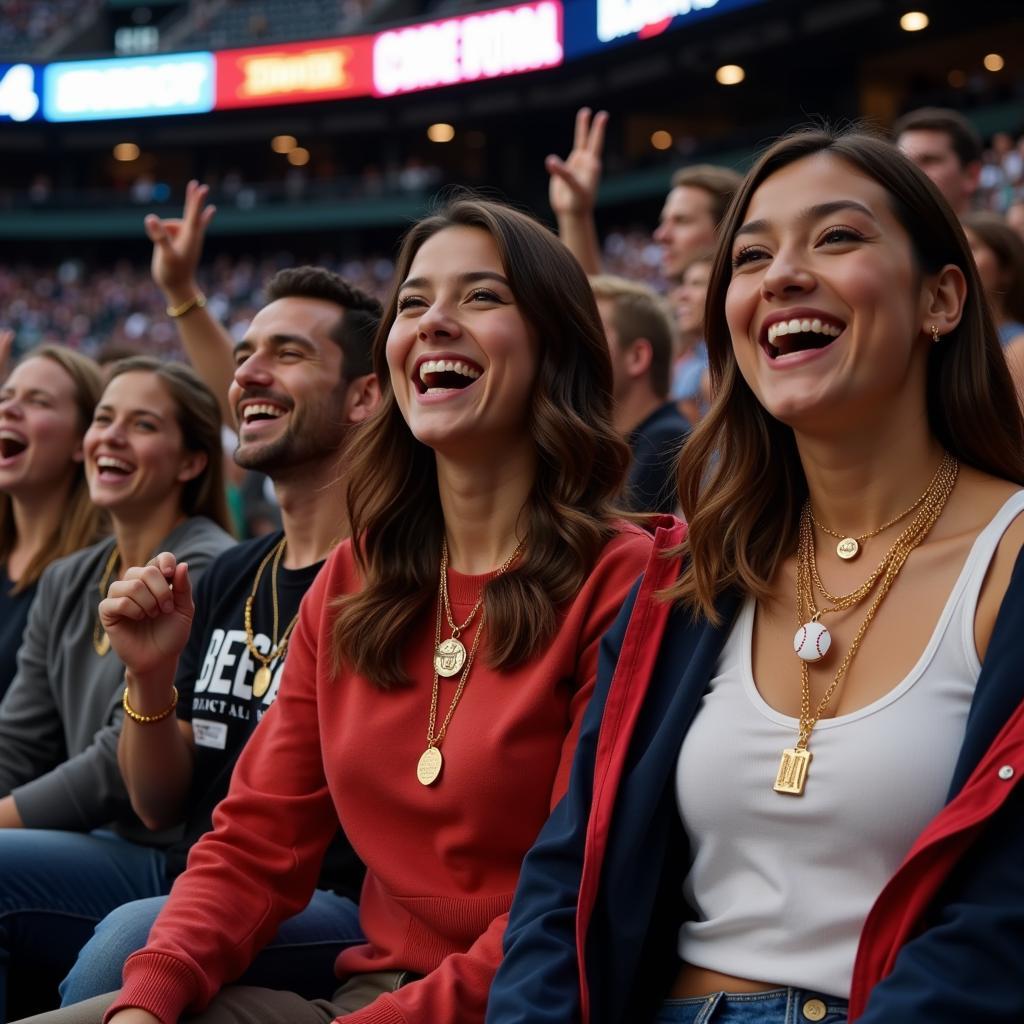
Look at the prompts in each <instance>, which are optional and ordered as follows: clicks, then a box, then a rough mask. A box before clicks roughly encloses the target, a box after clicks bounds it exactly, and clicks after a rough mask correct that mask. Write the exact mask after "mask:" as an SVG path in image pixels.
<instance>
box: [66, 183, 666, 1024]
mask: <svg viewBox="0 0 1024 1024" xmlns="http://www.w3.org/2000/svg"><path fill="white" fill-rule="evenodd" d="M397 281H398V286H397V288H396V290H395V293H394V295H393V296H392V298H391V301H390V305H389V306H388V309H387V311H386V313H385V317H384V321H383V324H382V327H381V331H380V333H379V335H378V338H377V343H376V346H375V360H376V371H377V373H378V375H379V378H380V380H381V381H382V382H388V381H390V384H385V386H384V396H383V401H382V408H381V411H380V413H379V414H378V415H377V416H376V417H375V418H374V419H373V420H372V421H371V422H370V423H369V424H368V425H367V428H366V429H365V432H364V433H363V436H362V438H361V439H360V440H358V441H357V442H356V443H355V444H354V445H353V446H352V447H351V448H350V450H351V451H353V452H354V453H355V454H354V456H353V458H354V462H355V464H354V465H353V466H352V468H351V471H350V475H351V481H352V483H351V487H350V491H349V499H348V505H349V508H348V511H349V517H350V521H351V528H352V536H353V537H358V538H360V542H359V544H358V545H353V544H352V543H350V542H345V543H343V544H342V545H341V546H339V548H338V549H337V550H336V552H335V554H334V555H333V556H332V557H331V558H330V559H329V560H328V562H327V564H326V566H325V567H324V570H323V571H322V572H321V574H320V576H319V577H318V579H317V581H316V583H315V584H314V586H313V588H312V590H311V591H310V593H309V594H308V595H307V597H306V599H305V600H304V602H303V605H302V610H301V612H300V614H299V620H298V623H297V625H296V627H295V631H294V633H293V635H292V639H291V642H290V649H289V654H288V662H287V667H286V669H285V675H284V679H283V683H282V686H281V690H280V695H279V697H278V699H277V701H276V703H275V704H274V706H273V707H272V708H271V709H270V710H269V711H268V712H267V714H266V716H265V717H264V719H263V721H262V723H261V724H260V726H259V728H258V730H257V731H256V733H255V735H254V736H253V738H252V740H251V741H250V743H249V745H248V746H247V747H246V749H245V751H244V752H243V754H242V756H241V758H240V759H239V761H238V765H237V768H236V770H235V774H234V778H233V781H232V786H231V790H230V793H229V795H228V796H227V798H226V799H225V800H224V802H223V803H222V804H221V805H220V807H219V809H218V810H217V812H216V813H215V815H214V825H215V829H214V831H213V832H212V833H210V834H208V835H207V836H206V837H204V839H203V840H202V841H201V842H200V843H199V844H197V846H196V847H195V848H194V850H193V852H192V855H191V856H190V858H189V866H188V870H187V871H186V872H185V874H184V875H183V876H182V877H181V878H180V879H179V881H178V882H177V883H176V884H175V886H174V890H173V892H172V893H171V897H170V900H169V902H168V904H167V906H166V909H165V910H164V912H163V913H162V914H161V916H160V917H159V919H158V920H157V922H156V924H155V926H154V928H153V930H152V932H151V934H150V939H149V944H148V946H147V947H146V948H145V949H144V950H142V951H141V952H139V953H136V954H135V955H134V956H132V957H131V958H130V959H129V960H128V962H127V964H126V967H125V972H124V988H123V989H122V990H121V992H120V993H119V994H118V995H117V996H116V999H115V998H114V997H106V1000H105V1002H104V1001H103V1000H102V999H101V1000H99V1001H97V1000H93V1001H91V1002H90V1003H83V1004H79V1005H78V1006H77V1007H70V1008H67V1009H65V1010H63V1011H58V1013H57V1014H54V1015H52V1017H48V1018H47V1019H53V1020H61V1021H99V1020H100V1019H106V1020H109V1021H113V1022H116V1024H153V1022H154V1021H159V1022H162V1024H172V1022H174V1021H177V1020H178V1018H179V1016H180V1015H181V1014H182V1013H184V1012H186V1011H188V1013H190V1014H198V1016H197V1017H191V1016H190V1017H189V1019H190V1020H200V1021H203V1022H207V1024H211V1022H218V1024H221V1022H241V1021H246V1022H250V1024H254V1022H260V1021H267V1022H271V1021H282V1020H287V1021H289V1022H290V1024H305V1022H307V1021H308V1022H326V1021H330V1020H332V1019H334V1018H336V1017H341V1018H342V1019H343V1020H344V1021H345V1022H346V1024H371V1022H373V1024H377V1022H394V1024H408V1022H413V1021H422V1022H424V1024H427V1022H429V1024H471V1022H473V1024H475V1022H482V1021H483V1019H484V1010H485V1006H486V1002H487V992H488V988H489V985H490V981H491V977H492V975H493V973H494V971H495V969H496V967H497V964H498V962H499V959H500V957H501V942H502V935H503V932H504V928H505V922H506V917H507V911H508V908H509V905H510V901H511V897H512V893H513V890H514V889H515V886H516V881H517V878H518V875H519V869H520V863H521V861H522V858H523V855H524V854H525V852H526V851H527V849H529V847H530V844H531V843H532V841H533V839H534V838H535V836H536V834H537V832H538V830H539V829H540V827H541V825H542V824H543V823H544V821H545V819H546V818H547V816H548V813H549V811H550V809H551V807H552V806H553V805H554V804H555V803H556V802H557V801H558V800H559V799H560V798H561V796H562V794H563V793H564V791H565V788H566V784H567V782H568V771H569V765H570V763H571V761H572V755H573V751H574V748H575V744H576V738H577V730H578V727H579V722H580V718H581V715H582V713H583V710H584V707H585V705H586V703H587V700H588V698H589V696H590V693H591V690H592V687H593V683H594V677H595V671H596V661H597V649H598V643H599V639H600V637H601V635H602V633H604V631H605V629H606V628H607V627H608V625H609V624H610V623H611V621H612V620H613V618H614V616H615V614H616V611H617V610H618V608H619V607H620V605H621V604H622V602H623V599H624V598H625V596H626V593H627V591H628V589H629V587H630V585H631V584H632V582H633V581H634V579H635V578H636V577H637V575H638V574H639V572H640V571H641V569H642V567H643V565H644V563H645V561H646V558H647V555H648V552H649V550H650V542H649V539H648V537H647V535H646V534H645V533H643V532H642V531H641V530H639V529H637V528H635V527H631V526H629V525H626V524H624V523H622V522H621V521H620V520H618V519H617V518H616V514H615V511H614V506H613V501H614V498H615V496H616V495H617V494H618V492H619V489H620V486H621V484H622V480H623V475H624V472H625V469H626V463H627V452H626V449H625V446H624V445H623V443H622V442H621V441H620V440H619V439H618V438H617V437H616V435H615V434H614V432H613V429H612V426H611V421H610V412H611V409H610V401H611V400H610V394H611V371H610V365H609V360H608V353H607V347H606V343H605V339H604V335H603V333H602V330H601V324H600V320H599V318H598V314H597V309H596V307H595V304H594V299H593V296H592V295H591V292H590V288H589V285H588V283H587V279H586V277H585V276H584V274H583V271H582V270H581V269H580V267H579V265H578V264H577V263H576V261H575V260H574V259H573V258H572V256H570V254H569V253H568V251H567V250H566V249H565V248H564V247H563V246H562V245H561V244H560V243H559V242H558V241H557V240H556V239H555V238H554V237H553V236H552V235H551V234H550V233H549V232H548V231H547V230H546V229H544V228H543V227H541V226H540V225H538V224H537V223H535V222H534V221H532V220H531V219H530V218H528V217H526V216H524V215H522V214H520V213H517V212H516V211H514V210H511V209H509V208H507V207H504V206H501V205H499V204H496V203H491V202H485V201H480V200H474V199H466V198H462V199H458V200H456V201H454V202H453V203H451V204H449V205H448V206H447V207H446V208H445V209H444V210H443V211H442V212H441V213H439V214H437V215H435V216H432V217H429V218H427V219H426V220H423V221H421V222H420V223H418V224H417V225H415V226H414V227H413V228H412V229H411V231H410V232H409V234H408V235H407V236H406V239H405V242H404V245H403V248H402V251H401V254H400V256H399V261H398V272H397ZM151 575H152V574H149V576H151ZM149 576H147V577H146V578H147V579H149ZM172 582H173V591H168V590H167V588H166V585H165V584H163V583H162V581H161V582H160V583H159V584H152V583H151V584H147V583H145V582H144V581H143V580H142V579H141V578H140V579H139V580H138V581H137V586H136V587H135V589H134V590H131V592H130V593H129V589H130V588H122V596H120V597H118V598H112V599H108V602H107V608H108V612H109V615H110V616H111V617H112V616H113V615H115V613H116V614H117V615H120V616H121V617H122V621H121V623H120V624H115V623H113V622H111V624H110V627H109V628H110V629H111V630H113V629H115V628H124V629H126V630H127V629H137V628H147V626H148V623H149V622H150V621H151V620H152V619H155V618H159V617H160V616H161V615H163V614H165V613H164V612H162V611H161V610H160V608H161V605H162V604H163V605H166V604H173V605H174V607H175V609H176V610H175V612H172V613H170V614H183V615H188V614H189V612H190V608H191V604H190V601H189V596H188V594H189V588H188V584H187V572H186V570H185V568H184V567H183V566H178V568H177V570H176V572H175V575H174V576H173V580H172ZM339 822H340V824H341V825H342V827H343V828H344V829H345V832H346V833H347V835H348V837H349V839H350V841H351V843H352V845H353V847H354V848H355V850H356V852H357V853H358V854H359V855H360V856H361V857H362V859H363V860H364V861H365V863H366V865H367V876H366V884H365V887H364V890H363V895H362V900H361V904H360V922H361V925H362V928H363V931H364V934H365V936H366V942H365V943H364V944H361V945H358V946H354V947H352V948H350V949H347V950H346V951H344V952H343V953H342V954H341V955H340V957H339V958H338V962H337V964H336V973H337V975H338V979H339V985H340V987H339V988H338V989H337V991H336V992H335V993H334V996H333V998H332V999H331V1000H329V1001H328V1000H319V1001H314V1002H307V1001H305V1000H303V999H301V998H300V997H299V996H297V995H294V994H292V993H285V992H277V991H273V992H272V991H270V990H267V989H259V988H255V989H254V988H246V987H241V986H235V987H228V988H226V989H223V990H222V986H223V985H225V983H227V982H230V981H231V980H232V979H233V978H235V977H237V976H238V975H239V974H240V973H241V972H242V971H243V970H244V969H245V967H246V966H247V965H248V964H249V962H250V961H251V960H252V959H253V957H254V956H255V954H256V953H257V951H258V950H259V949H260V947H261V946H262V945H263V944H264V943H265V942H266V941H267V940H268V939H269V938H270V937H271V936H272V935H273V934H274V932H275V931H276V929H277V926H278V924H279V923H280V922H281V921H282V920H283V919H284V918H286V917H288V916H289V915H291V914H294V913H296V912H297V911H299V910H301V909H302V908H303V907H304V906H305V904H306V901H307V900H308V899H309V896H310V894H311V892H312V891H313V887H314V884H315V881H316V877H317V871H318V868H319V864H320V859H321V857H322V855H323V852H324V850H325V848H326V847H327V844H328V842H329V841H330V839H331V837H332V835H333V834H334V831H335V830H336V828H337V826H338V823H339ZM111 1002H113V1005H112V1006H111V1008H110V1009H109V1010H107V1011H106V1017H105V1018H104V1017H103V1014H104V1009H105V1008H106V1007H107V1006H110V1004H111Z"/></svg>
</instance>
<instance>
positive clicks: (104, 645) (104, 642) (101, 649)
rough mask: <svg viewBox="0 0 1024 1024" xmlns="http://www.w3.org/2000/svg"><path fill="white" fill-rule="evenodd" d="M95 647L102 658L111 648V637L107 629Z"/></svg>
mask: <svg viewBox="0 0 1024 1024" xmlns="http://www.w3.org/2000/svg"><path fill="white" fill-rule="evenodd" d="M95 647H96V653H97V654H98V655H99V656H100V657H101V658H102V657H103V655H105V654H106V653H107V651H109V650H110V637H109V636H107V631H106V630H104V631H103V634H102V635H101V636H100V639H99V642H98V643H97V644H95Z"/></svg>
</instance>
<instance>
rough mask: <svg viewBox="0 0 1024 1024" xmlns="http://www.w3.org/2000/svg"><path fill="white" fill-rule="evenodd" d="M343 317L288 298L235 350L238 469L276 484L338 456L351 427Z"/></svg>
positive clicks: (320, 303)
mask: <svg viewBox="0 0 1024 1024" xmlns="http://www.w3.org/2000/svg"><path fill="white" fill-rule="evenodd" d="M343 315H344V310H343V309H342V308H341V307H340V306H338V305H336V304H335V303H333V302H327V301H326V300H324V299H309V298H299V297H295V296H292V297H288V298H283V299H277V300H276V301H275V302H271V303H270V304H269V305H268V306H265V307H264V308H263V309H261V310H260V311H259V312H258V313H257V314H256V316H255V317H253V320H252V323H251V324H250V325H249V329H248V331H246V334H245V338H244V339H243V340H242V342H241V343H240V344H239V345H238V346H237V347H236V349H235V363H236V369H235V378H234V381H233V382H232V384H231V388H230V390H229V391H228V400H229V402H230V403H231V407H232V409H234V410H235V416H236V418H237V420H238V424H239V428H238V449H237V451H236V452H235V462H237V463H238V465H240V466H244V467H245V468H246V469H258V470H260V471H261V472H264V473H268V474H270V475H271V476H274V475H275V473H280V472H281V471H282V470H284V469H288V468H292V467H297V466H302V465H303V464H305V463H308V462H310V461H312V460H319V459H323V458H324V457H325V456H326V457H333V456H334V455H336V454H337V452H338V450H339V448H340V446H341V443H342V440H343V439H344V437H345V432H346V429H347V427H348V415H347V408H346V393H347V390H348V381H347V380H346V379H345V376H344V367H343V365H342V364H343V361H344V360H343V358H342V353H341V347H340V346H339V345H338V343H337V342H336V341H334V339H333V338H332V336H331V335H332V332H333V331H334V330H335V328H336V327H337V326H338V321H339V319H340V317H342V316H343Z"/></svg>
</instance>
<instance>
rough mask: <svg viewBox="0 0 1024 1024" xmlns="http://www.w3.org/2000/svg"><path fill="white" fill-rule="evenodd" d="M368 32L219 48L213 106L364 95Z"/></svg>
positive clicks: (369, 65) (368, 88) (369, 73)
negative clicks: (230, 48) (357, 34)
mask: <svg viewBox="0 0 1024 1024" xmlns="http://www.w3.org/2000/svg"><path fill="white" fill-rule="evenodd" d="M373 38H374V37H373V36H347V37H345V38H342V39H321V40H317V41H316V42H310V43H283V44H281V45H279V46H261V47H258V48H256V49H252V50H219V51H217V53H216V60H217V95H216V100H215V103H214V108H215V109H218V110H221V109H226V108H229V107H265V106H270V105H271V104H276V103H305V102H307V101H309V100H333V99H344V98H345V97H349V96H369V95H370V94H371V93H372V92H373Z"/></svg>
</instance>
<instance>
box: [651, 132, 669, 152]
mask: <svg viewBox="0 0 1024 1024" xmlns="http://www.w3.org/2000/svg"><path fill="white" fill-rule="evenodd" d="M651 145H652V146H653V147H654V148H655V149H671V148H672V133H671V132H666V131H661V130H659V131H656V132H653V133H652V134H651Z"/></svg>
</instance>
